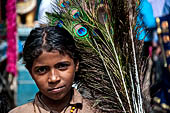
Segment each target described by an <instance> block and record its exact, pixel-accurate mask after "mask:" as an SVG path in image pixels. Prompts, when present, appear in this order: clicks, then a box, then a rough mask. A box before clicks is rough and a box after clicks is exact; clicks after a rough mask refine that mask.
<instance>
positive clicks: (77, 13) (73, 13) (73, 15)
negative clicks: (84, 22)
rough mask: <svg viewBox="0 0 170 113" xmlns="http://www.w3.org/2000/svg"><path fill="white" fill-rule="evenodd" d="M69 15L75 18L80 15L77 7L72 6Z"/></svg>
mask: <svg viewBox="0 0 170 113" xmlns="http://www.w3.org/2000/svg"><path fill="white" fill-rule="evenodd" d="M71 15H72V17H73V18H74V19H77V18H79V16H80V12H79V10H78V9H76V8H73V9H72V10H71Z"/></svg>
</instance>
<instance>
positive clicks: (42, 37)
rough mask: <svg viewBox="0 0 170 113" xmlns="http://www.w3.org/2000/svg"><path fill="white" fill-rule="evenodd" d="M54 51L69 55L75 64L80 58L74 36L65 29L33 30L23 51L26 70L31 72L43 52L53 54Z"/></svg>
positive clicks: (48, 27) (50, 27) (44, 28)
mask: <svg viewBox="0 0 170 113" xmlns="http://www.w3.org/2000/svg"><path fill="white" fill-rule="evenodd" d="M53 50H58V51H59V52H60V54H68V55H69V56H70V57H71V58H72V59H73V60H74V62H75V63H76V62H77V61H78V60H79V58H80V57H79V52H78V49H77V47H76V45H75V41H74V39H73V37H72V35H71V34H70V33H69V32H68V31H67V30H65V29H64V28H60V27H56V26H55V27H54V26H47V27H39V28H35V29H33V30H32V31H31V33H30V35H29V36H28V38H27V40H26V42H25V45H24V49H23V60H24V63H25V66H26V68H27V69H28V70H30V69H31V68H32V65H33V62H34V60H35V59H36V58H38V56H40V55H41V54H42V52H43V51H47V52H51V51H53Z"/></svg>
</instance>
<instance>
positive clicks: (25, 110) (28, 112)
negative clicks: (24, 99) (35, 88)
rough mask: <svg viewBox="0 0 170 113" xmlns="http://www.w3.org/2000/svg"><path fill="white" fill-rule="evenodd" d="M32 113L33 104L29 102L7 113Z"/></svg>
mask: <svg viewBox="0 0 170 113" xmlns="http://www.w3.org/2000/svg"><path fill="white" fill-rule="evenodd" d="M33 111H34V106H33V103H32V102H29V103H27V104H24V105H21V106H18V107H16V108H14V109H12V110H11V111H9V113H33Z"/></svg>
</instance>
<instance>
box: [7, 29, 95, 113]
mask: <svg viewBox="0 0 170 113" xmlns="http://www.w3.org/2000/svg"><path fill="white" fill-rule="evenodd" d="M23 60H24V62H25V66H26V68H27V69H28V71H29V72H30V74H31V76H32V78H33V80H34V81H35V83H36V85H37V86H38V88H39V92H38V93H37V94H36V96H35V100H34V101H33V102H31V103H27V104H25V105H22V106H19V107H17V108H15V109H13V110H11V111H10V112H9V113H94V112H95V111H94V110H93V109H92V108H91V107H90V103H89V101H88V100H85V99H83V98H82V96H81V95H80V94H79V92H78V91H77V90H76V89H74V88H72V84H73V82H74V79H75V77H76V76H78V75H75V72H77V71H78V68H79V54H78V50H77V48H76V46H75V43H74V39H73V37H72V36H71V35H70V34H69V33H68V31H66V30H65V29H63V28H59V27H43V28H36V29H34V30H32V31H31V33H30V35H29V36H28V38H27V40H26V42H25V46H24V49H23Z"/></svg>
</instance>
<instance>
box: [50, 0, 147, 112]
mask: <svg viewBox="0 0 170 113" xmlns="http://www.w3.org/2000/svg"><path fill="white" fill-rule="evenodd" d="M53 6H54V8H57V9H58V10H60V11H59V12H54V13H47V17H48V19H49V24H50V25H53V26H60V27H63V28H65V29H66V30H67V31H69V32H70V33H71V34H72V36H73V37H74V38H75V41H76V44H77V46H78V47H79V49H80V53H81V61H80V72H79V82H78V89H80V91H81V92H83V95H84V96H85V97H86V98H89V99H90V100H91V101H92V104H93V107H95V108H96V109H100V110H101V111H102V112H108V113H115V112H116V113H117V112H121V113H125V112H128V113H144V106H143V99H142V93H141V84H140V78H141V77H142V76H143V74H144V73H143V72H144V70H145V66H144V64H145V60H144V59H143V58H142V56H141V52H142V45H143V42H141V41H138V40H137V37H136V36H137V35H136V32H137V30H138V29H137V28H136V27H135V26H136V17H137V10H136V9H137V7H138V5H137V3H136V0H65V1H64V0H56V1H54V2H53ZM54 10H55V9H54Z"/></svg>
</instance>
